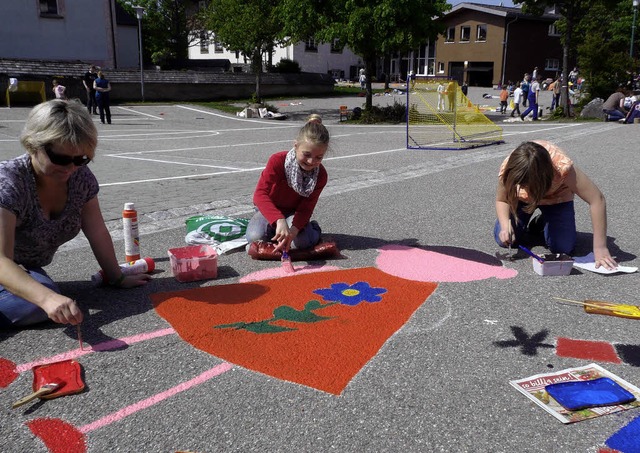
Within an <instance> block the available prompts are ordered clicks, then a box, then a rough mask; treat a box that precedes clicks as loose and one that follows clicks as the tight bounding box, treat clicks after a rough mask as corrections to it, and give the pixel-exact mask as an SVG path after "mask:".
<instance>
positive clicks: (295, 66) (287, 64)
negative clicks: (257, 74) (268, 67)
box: [273, 58, 301, 74]
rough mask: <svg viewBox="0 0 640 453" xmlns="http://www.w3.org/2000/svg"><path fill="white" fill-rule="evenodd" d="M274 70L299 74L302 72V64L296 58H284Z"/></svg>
mask: <svg viewBox="0 0 640 453" xmlns="http://www.w3.org/2000/svg"><path fill="white" fill-rule="evenodd" d="M273 72H279V73H281V74H298V73H300V72H301V71H300V64H299V63H298V62H297V61H295V60H288V59H286V58H285V59H282V60H280V61H279V62H278V63H277V64H276V65H275V66H274V67H273Z"/></svg>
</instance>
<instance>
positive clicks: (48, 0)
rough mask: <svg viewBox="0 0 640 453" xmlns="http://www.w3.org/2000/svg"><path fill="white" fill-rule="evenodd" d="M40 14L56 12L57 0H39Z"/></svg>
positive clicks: (54, 13)
mask: <svg viewBox="0 0 640 453" xmlns="http://www.w3.org/2000/svg"><path fill="white" fill-rule="evenodd" d="M40 14H53V15H57V14H58V0H40Z"/></svg>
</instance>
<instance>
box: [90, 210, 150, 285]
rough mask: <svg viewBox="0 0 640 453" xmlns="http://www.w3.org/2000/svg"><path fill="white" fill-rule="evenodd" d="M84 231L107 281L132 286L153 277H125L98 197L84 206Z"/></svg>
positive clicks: (139, 275)
mask: <svg viewBox="0 0 640 453" xmlns="http://www.w3.org/2000/svg"><path fill="white" fill-rule="evenodd" d="M82 232H83V233H84V235H85V236H86V237H87V239H88V240H89V244H90V245H91V250H92V251H93V254H94V256H95V257H96V260H98V264H99V265H100V267H101V268H102V270H104V273H105V276H106V281H107V282H112V283H113V282H117V286H121V287H123V288H132V287H134V286H140V285H144V284H145V283H147V282H148V281H149V280H150V279H151V276H150V275H148V274H136V275H127V276H126V277H124V278H123V274H122V270H121V269H120V264H119V263H118V260H117V258H116V254H115V251H114V249H113V241H112V239H111V235H110V234H109V230H107V226H106V225H105V224H104V218H103V217H102V212H101V211H100V204H99V203H98V197H94V198H92V199H91V200H89V201H88V202H87V203H86V204H85V205H84V207H83V208H82Z"/></svg>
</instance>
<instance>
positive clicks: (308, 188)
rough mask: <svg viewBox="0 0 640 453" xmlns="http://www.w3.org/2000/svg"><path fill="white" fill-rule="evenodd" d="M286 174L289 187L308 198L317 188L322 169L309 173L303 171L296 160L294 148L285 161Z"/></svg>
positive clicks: (317, 168) (318, 168)
mask: <svg viewBox="0 0 640 453" xmlns="http://www.w3.org/2000/svg"><path fill="white" fill-rule="evenodd" d="M284 172H285V173H286V175H287V183H288V184H289V187H291V188H292V189H293V190H295V191H296V193H298V194H299V195H302V196H303V197H308V196H309V195H311V193H312V192H313V190H314V189H315V188H316V182H318V174H319V173H320V167H316V168H314V169H313V170H309V171H306V170H303V169H302V168H301V167H300V165H299V164H298V161H297V159H296V149H295V147H294V148H291V150H290V151H289V152H288V153H287V157H286V158H285V160H284Z"/></svg>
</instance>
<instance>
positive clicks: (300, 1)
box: [280, 0, 451, 109]
mask: <svg viewBox="0 0 640 453" xmlns="http://www.w3.org/2000/svg"><path fill="white" fill-rule="evenodd" d="M449 8H451V6H450V5H448V4H447V2H446V0H281V5H280V10H281V14H282V17H283V23H284V27H285V31H286V35H287V36H290V37H291V38H292V39H293V40H294V41H300V40H304V39H306V38H307V37H313V38H315V39H317V40H318V41H320V42H326V43H333V42H335V40H337V42H338V43H339V44H340V45H342V46H347V47H349V48H350V49H351V50H352V51H353V52H354V53H355V54H356V55H358V56H360V57H361V58H362V61H363V62H364V66H365V74H366V76H367V97H366V107H365V108H366V109H371V105H372V97H371V96H372V94H371V78H372V77H371V76H372V75H373V74H375V68H376V62H377V60H378V58H380V57H383V56H384V55H387V54H389V53H391V52H396V51H408V50H410V49H415V48H417V47H419V46H421V45H424V43H425V42H426V41H427V40H429V39H434V38H435V37H436V36H437V35H438V34H439V33H442V32H443V31H444V28H443V25H442V24H439V23H438V22H436V21H435V20H434V19H435V18H437V17H439V16H442V15H443V14H444V12H445V11H447V10H448V9H449Z"/></svg>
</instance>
